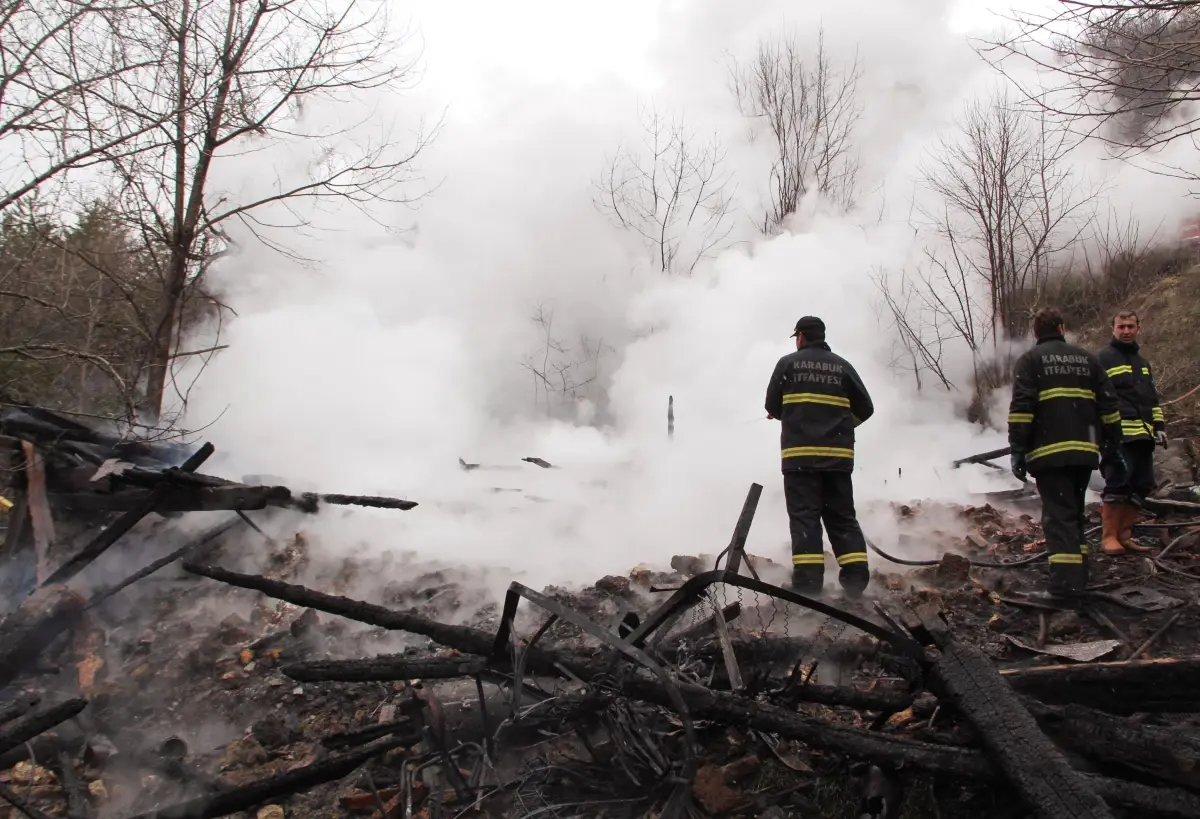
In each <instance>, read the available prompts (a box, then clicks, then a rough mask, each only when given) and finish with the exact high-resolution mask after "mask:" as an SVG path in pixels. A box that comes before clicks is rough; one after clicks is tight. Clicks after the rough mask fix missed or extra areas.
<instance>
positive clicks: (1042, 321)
mask: <svg viewBox="0 0 1200 819" xmlns="http://www.w3.org/2000/svg"><path fill="white" fill-rule="evenodd" d="M1062 326H1063V314H1062V311H1061V310H1059V309H1058V308H1057V307H1043V308H1042V309H1041V310H1038V311H1037V312H1036V313H1034V314H1033V335H1034V336H1035V337H1036V338H1045V337H1046V336H1053V335H1057V334H1058V333H1059V332H1060V330H1059V328H1060V327H1062Z"/></svg>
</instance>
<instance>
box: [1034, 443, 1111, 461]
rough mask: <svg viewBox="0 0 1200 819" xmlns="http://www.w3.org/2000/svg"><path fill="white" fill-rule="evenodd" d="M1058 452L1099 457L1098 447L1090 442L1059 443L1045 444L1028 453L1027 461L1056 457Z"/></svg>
mask: <svg viewBox="0 0 1200 819" xmlns="http://www.w3.org/2000/svg"><path fill="white" fill-rule="evenodd" d="M1060 452H1090V453H1092V454H1093V455H1099V454H1100V447H1098V446H1096V445H1095V444H1093V443H1092V442H1091V441H1059V442H1058V443H1057V444H1046V445H1045V446H1040V447H1038V448H1037V449H1035V450H1034V451H1033V452H1030V453H1029V457H1028V459H1027V460H1030V461H1033V460H1037V459H1038V458H1044V457H1046V456H1047V455H1058V454H1059V453H1060Z"/></svg>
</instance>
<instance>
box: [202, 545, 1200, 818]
mask: <svg viewBox="0 0 1200 819" xmlns="http://www.w3.org/2000/svg"><path fill="white" fill-rule="evenodd" d="M188 570H189V571H193V572H195V573H196V574H200V575H203V576H205V577H210V578H213V579H216V580H221V581H222V582H226V583H229V584H230V585H235V586H240V587H243V588H250V589H255V590H258V591H261V592H264V593H266V594H269V595H271V596H272V597H276V598H278V599H281V600H285V601H287V602H289V603H293V604H295V605H300V606H307V607H309V608H314V609H317V610H319V611H325V612H328V613H330V614H337V615H340V616H345V617H349V618H350V619H354V620H358V621H360V622H365V623H368V624H371V625H377V626H380V627H383V628H391V629H397V630H412V631H413V633H416V634H422V635H424V636H427V637H430V638H431V639H433V640H434V641H435V642H439V643H441V644H442V645H446V646H449V647H451V648H457V649H458V650H460V651H463V652H464V653H468V654H477V655H479V656H481V657H484V656H489V655H490V654H491V649H492V642H493V638H492V635H490V634H488V633H487V632H484V631H481V630H478V629H473V628H468V627H465V626H450V625H445V624H441V623H435V622H433V621H430V620H426V619H425V618H422V617H417V616H415V615H410V614H403V613H400V612H393V611H390V610H388V609H386V608H383V607H382V606H375V605H372V604H369V603H363V602H361V601H356V600H351V599H349V598H345V597H336V596H334V595H327V594H323V593H321V592H315V591H312V590H310V589H306V588H304V587H303V586H295V585H292V584H288V583H281V582H279V581H275V580H269V579H268V578H264V577H260V576H257V575H244V574H240V573H237V572H230V571H227V570H225V569H217V568H214V567H208V566H192V565H189V566H188ZM472 646H473V647H472ZM586 659H587V661H588V663H594V662H595V660H594V659H593V658H590V657H589V658H586ZM526 663H527V667H528V669H529V670H530V671H534V672H537V673H545V674H561V673H562V672H561V668H567V669H568V670H571V671H572V673H576V669H577V668H578V669H579V670H583V671H584V673H586V669H587V668H588V667H589V666H588V665H582V667H580V663H579V655H572V654H570V653H567V652H559V651H554V650H550V649H545V648H542V647H540V646H534V647H532V648H531V649H529V651H528V654H527V658H526ZM573 666H575V667H573ZM293 668H294V667H293ZM620 690H621V693H622V694H623V695H624V696H627V697H630V698H633V699H639V700H642V701H645V702H650V703H653V704H656V705H660V706H663V707H667V708H671V707H672V705H671V697H670V695H669V694H668V692H667V689H666V687H665V686H663V685H662V684H661V683H660V682H658V681H657V680H651V679H645V678H640V677H629V678H626V679H624V680H623V681H622V683H621V686H620ZM679 690H680V692H681V693H682V694H683V697H684V701H685V703H686V704H687V707H688V709H689V711H690V712H691V715H692V717H693V718H695V719H710V720H713V721H715V722H722V723H726V724H730V725H742V726H747V727H751V728H756V729H759V730H762V731H766V732H769V733H774V734H778V735H780V736H784V737H790V738H795V739H800V740H802V741H804V742H806V743H808V744H810V745H812V747H814V748H819V749H823V750H827V751H833V752H836V753H840V754H844V755H846V756H851V757H856V758H860V759H867V760H871V761H874V762H876V763H882V764H886V765H892V766H897V765H904V764H907V765H909V766H910V767H914V768H919V769H922V770H927V771H930V772H933V773H941V774H947V775H952V776H956V777H960V778H964V779H967V780H986V781H996V780H998V779H1000V778H1002V776H1003V774H1002V772H1001V771H1000V770H999V769H998V768H997V767H995V766H993V764H992V763H991V762H990V761H989V760H988V759H987V757H986V756H984V755H983V754H982V753H980V752H978V751H973V750H968V749H962V748H953V747H948V746H943V745H936V744H933V743H922V742H911V741H907V740H903V739H896V738H893V737H888V736H885V735H881V734H879V733H878V732H874V731H868V730H860V729H853V728H844V727H839V726H832V725H830V723H829V722H827V721H825V720H819V719H815V718H812V717H806V716H803V715H801V714H799V713H797V712H796V711H795V710H794V709H789V708H782V707H779V706H775V705H771V704H768V703H761V702H757V701H754V700H750V699H746V698H744V697H738V696H736V695H734V694H729V693H724V692H718V691H711V690H709V689H707V688H703V687H701V686H695V685H687V684H682V685H680V686H679ZM1077 776H1082V777H1083V779H1084V781H1085V783H1086V785H1087V786H1088V787H1090V788H1092V789H1093V791H1094V792H1095V793H1098V794H1100V796H1101V797H1103V798H1104V799H1105V800H1110V801H1111V802H1112V804H1114V805H1120V806H1122V807H1126V808H1129V809H1131V810H1134V811H1139V813H1137V814H1136V815H1139V816H1142V815H1146V816H1149V815H1162V816H1170V817H1177V819H1200V797H1197V796H1194V795H1192V794H1189V793H1186V792H1184V791H1181V790H1178V789H1169V788H1154V787H1148V786H1144V785H1135V784H1133V783H1127V782H1123V781H1119V780H1113V779H1108V778H1105V777H1098V776H1088V775H1082V774H1077Z"/></svg>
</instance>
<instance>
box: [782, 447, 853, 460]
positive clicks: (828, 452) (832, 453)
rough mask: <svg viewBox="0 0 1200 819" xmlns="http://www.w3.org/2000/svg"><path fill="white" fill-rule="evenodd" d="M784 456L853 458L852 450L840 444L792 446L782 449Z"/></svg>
mask: <svg viewBox="0 0 1200 819" xmlns="http://www.w3.org/2000/svg"><path fill="white" fill-rule="evenodd" d="M783 457H785V458H853V457H854V450H853V449H847V448H845V447H840V446H792V447H788V448H787V449H785V450H783Z"/></svg>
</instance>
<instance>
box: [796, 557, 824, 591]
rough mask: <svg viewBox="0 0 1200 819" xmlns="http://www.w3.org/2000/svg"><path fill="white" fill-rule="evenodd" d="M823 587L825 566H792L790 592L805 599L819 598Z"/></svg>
mask: <svg viewBox="0 0 1200 819" xmlns="http://www.w3.org/2000/svg"><path fill="white" fill-rule="evenodd" d="M824 585H825V564H824V563H822V564H819V565H807V566H792V591H794V592H796V594H803V595H804V596H805V597H819V596H820V595H821V590H822V588H823V587H824Z"/></svg>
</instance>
